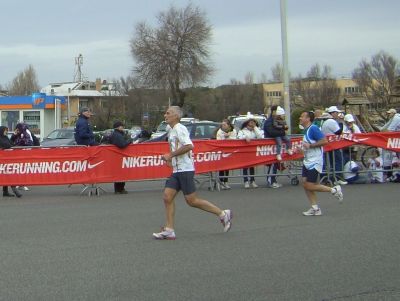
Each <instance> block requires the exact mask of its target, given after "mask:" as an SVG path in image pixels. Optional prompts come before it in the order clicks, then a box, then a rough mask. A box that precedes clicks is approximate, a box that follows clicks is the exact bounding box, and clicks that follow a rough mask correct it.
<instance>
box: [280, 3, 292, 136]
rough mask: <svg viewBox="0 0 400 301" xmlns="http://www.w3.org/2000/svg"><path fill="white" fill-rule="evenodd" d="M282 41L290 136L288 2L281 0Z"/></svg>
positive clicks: (284, 99) (285, 97)
mask: <svg viewBox="0 0 400 301" xmlns="http://www.w3.org/2000/svg"><path fill="white" fill-rule="evenodd" d="M281 40H282V67H283V104H284V107H285V112H286V123H287V125H288V127H289V130H288V132H289V134H290V133H291V131H292V126H291V110H290V93H289V63H288V49H287V29H286V0H281Z"/></svg>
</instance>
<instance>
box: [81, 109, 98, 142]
mask: <svg viewBox="0 0 400 301" xmlns="http://www.w3.org/2000/svg"><path fill="white" fill-rule="evenodd" d="M92 115H93V114H92V112H91V111H90V110H89V108H81V109H80V111H79V118H78V120H77V122H76V125H75V141H76V144H78V145H87V146H93V145H97V144H98V143H97V142H96V141H95V140H94V134H93V130H92V127H91V126H90V124H89V118H90V117H91V116H92Z"/></svg>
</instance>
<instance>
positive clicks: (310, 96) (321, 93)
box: [290, 64, 340, 107]
mask: <svg viewBox="0 0 400 301" xmlns="http://www.w3.org/2000/svg"><path fill="white" fill-rule="evenodd" d="M331 70H332V68H331V67H330V66H328V65H325V66H323V67H322V71H321V67H320V66H319V64H315V65H313V66H311V68H310V70H309V71H308V72H307V77H306V78H303V77H302V76H301V75H299V76H298V77H297V78H295V79H293V80H292V82H291V87H290V91H291V92H292V95H293V96H294V97H295V102H297V101H296V99H297V98H301V99H302V103H303V105H304V106H306V107H327V106H330V105H337V103H338V100H339V95H340V91H339V88H338V86H337V84H336V80H335V79H334V78H333V76H332V75H331Z"/></svg>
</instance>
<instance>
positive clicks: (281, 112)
mask: <svg viewBox="0 0 400 301" xmlns="http://www.w3.org/2000/svg"><path fill="white" fill-rule="evenodd" d="M276 115H285V110H284V109H283V108H282V107H281V106H278V107H277V108H276Z"/></svg>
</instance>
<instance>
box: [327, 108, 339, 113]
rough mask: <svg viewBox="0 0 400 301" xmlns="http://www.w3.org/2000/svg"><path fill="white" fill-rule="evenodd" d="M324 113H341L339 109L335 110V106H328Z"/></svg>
mask: <svg viewBox="0 0 400 301" xmlns="http://www.w3.org/2000/svg"><path fill="white" fill-rule="evenodd" d="M326 111H327V112H328V113H333V112H342V111H341V110H339V109H338V108H337V106H330V107H329V108H327V109H326Z"/></svg>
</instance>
